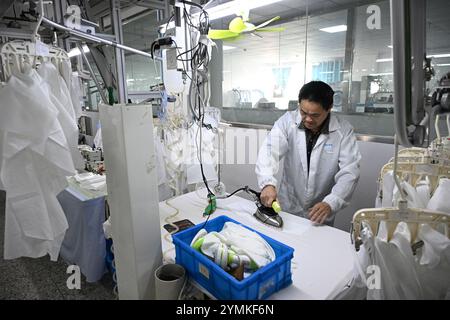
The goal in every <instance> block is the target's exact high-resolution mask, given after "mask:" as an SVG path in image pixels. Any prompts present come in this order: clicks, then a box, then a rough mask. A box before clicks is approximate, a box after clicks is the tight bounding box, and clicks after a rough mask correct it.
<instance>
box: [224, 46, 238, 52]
mask: <svg viewBox="0 0 450 320" xmlns="http://www.w3.org/2000/svg"><path fill="white" fill-rule="evenodd" d="M233 49H236V47H232V46H223V47H222V50H223V51H226V50H233Z"/></svg>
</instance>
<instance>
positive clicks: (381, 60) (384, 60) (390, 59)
mask: <svg viewBox="0 0 450 320" xmlns="http://www.w3.org/2000/svg"><path fill="white" fill-rule="evenodd" d="M375 61H376V62H389V61H392V58H386V59H377V60H375Z"/></svg>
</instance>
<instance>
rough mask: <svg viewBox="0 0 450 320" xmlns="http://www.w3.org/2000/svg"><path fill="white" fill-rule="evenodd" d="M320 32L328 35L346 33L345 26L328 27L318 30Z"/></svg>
mask: <svg viewBox="0 0 450 320" xmlns="http://www.w3.org/2000/svg"><path fill="white" fill-rule="evenodd" d="M319 30H320V31H324V32H328V33H336V32H342V31H347V25H345V24H341V25H338V26H333V27H328V28H322V29H319Z"/></svg>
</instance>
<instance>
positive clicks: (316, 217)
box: [308, 202, 331, 224]
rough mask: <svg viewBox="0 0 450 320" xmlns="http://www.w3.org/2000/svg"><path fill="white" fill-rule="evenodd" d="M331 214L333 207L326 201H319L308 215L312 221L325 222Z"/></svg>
mask: <svg viewBox="0 0 450 320" xmlns="http://www.w3.org/2000/svg"><path fill="white" fill-rule="evenodd" d="M330 214H331V207H330V205H329V204H328V203H326V202H319V203H316V204H315V205H314V207H312V208H311V209H309V212H308V216H309V219H310V220H311V221H312V222H315V223H320V224H322V223H324V221H325V219H326V218H327V217H328V216H329V215H330Z"/></svg>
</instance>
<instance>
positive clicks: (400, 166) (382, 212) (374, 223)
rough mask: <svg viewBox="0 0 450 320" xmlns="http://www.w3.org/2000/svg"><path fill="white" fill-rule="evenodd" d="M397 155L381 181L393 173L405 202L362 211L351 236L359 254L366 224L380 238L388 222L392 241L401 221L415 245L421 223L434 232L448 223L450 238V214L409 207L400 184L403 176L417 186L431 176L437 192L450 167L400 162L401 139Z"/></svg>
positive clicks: (353, 226) (389, 235)
mask: <svg viewBox="0 0 450 320" xmlns="http://www.w3.org/2000/svg"><path fill="white" fill-rule="evenodd" d="M394 155H395V156H394V162H393V163H388V164H386V165H385V166H383V169H382V170H381V179H382V177H383V176H384V174H385V173H386V172H387V171H389V170H393V175H394V180H395V183H396V185H397V188H398V190H399V192H400V195H401V200H400V201H399V203H398V207H394V208H370V209H361V210H358V211H357V212H356V213H355V214H354V215H353V219H352V226H351V232H350V234H351V239H352V244H354V245H355V249H356V251H358V250H359V248H360V246H361V244H362V238H361V231H362V229H363V225H364V224H367V225H369V226H370V228H371V230H372V232H373V234H374V235H376V234H377V233H378V229H379V226H380V222H382V221H384V222H385V223H386V227H387V237H388V238H387V240H388V241H390V240H391V239H392V237H393V235H394V231H395V229H396V227H397V225H398V224H399V223H400V222H405V223H406V224H407V226H408V228H409V231H410V232H411V245H412V244H414V243H415V242H416V240H417V235H418V231H419V227H420V225H421V224H428V225H430V226H431V227H432V228H434V229H437V228H438V227H439V225H441V224H444V225H445V235H446V236H447V237H448V238H450V215H449V214H446V213H443V212H437V211H431V210H425V209H417V208H408V204H407V201H406V195H405V193H404V190H403V188H401V185H400V179H401V178H402V176H403V177H405V176H406V175H408V176H409V177H410V179H412V180H413V181H412V182H413V185H416V182H417V181H419V180H421V179H424V177H428V178H429V179H430V188H431V189H432V190H433V192H434V190H435V189H436V187H437V185H438V183H439V180H440V179H441V178H442V177H450V167H449V166H442V165H436V164H423V163H398V141H397V138H395V153H394ZM399 176H400V177H399ZM399 178H400V179H399ZM381 181H382V180H381Z"/></svg>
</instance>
